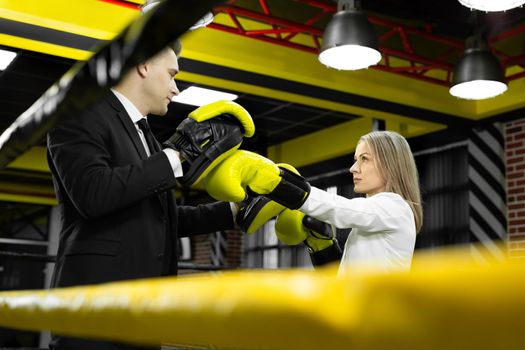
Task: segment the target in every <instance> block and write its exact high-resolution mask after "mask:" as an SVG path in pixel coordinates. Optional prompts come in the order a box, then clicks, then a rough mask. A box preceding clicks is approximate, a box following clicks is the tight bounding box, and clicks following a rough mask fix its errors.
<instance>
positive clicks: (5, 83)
mask: <svg viewBox="0 0 525 350" xmlns="http://www.w3.org/2000/svg"><path fill="white" fill-rule="evenodd" d="M315 2H318V3H319V2H320V3H323V1H315ZM228 3H229V4H231V5H232V6H236V7H240V8H246V9H251V10H254V11H263V9H262V8H261V2H260V1H257V0H237V1H229V2H228ZM266 3H267V4H268V5H269V7H270V8H271V10H272V15H273V16H275V17H281V18H285V19H287V20H293V21H296V22H298V23H300V22H302V21H304V20H306V19H307V18H308V17H309V16H311V13H309V11H313V10H312V8H311V7H308V6H306V5H305V3H307V2H306V1H283V0H274V1H269V0H268V1H266ZM324 3H326V4H332V5H333V4H335V2H330V1H324ZM362 5H363V8H364V10H365V11H366V12H367V13H369V14H370V15H373V16H379V17H381V18H386V19H389V20H392V21H396V22H398V23H400V24H405V25H411V26H419V27H421V28H425V27H428V26H430V27H432V32H433V33H434V34H439V35H443V36H448V37H452V38H455V39H459V40H464V39H465V38H466V37H467V36H468V35H470V34H471V33H472V28H473V23H474V22H475V21H476V19H475V18H476V17H477V22H478V24H479V25H480V26H481V27H482V28H484V29H485V30H486V31H487V33H488V34H490V35H495V34H497V33H498V32H501V31H504V30H509V29H510V28H514V27H517V26H519V25H523V24H524V23H525V10H524V9H522V8H519V9H514V10H511V11H507V12H504V13H495V14H485V13H476V12H473V11H470V10H469V9H467V8H464V7H463V6H462V5H460V4H459V2H458V1H457V0H442V1H438V2H431V1H418V0H364V1H362ZM329 19H330V16H326V18H324V19H322V20H320V21H319V22H317V23H315V26H317V27H318V28H319V29H321V30H322V29H323V27H324V26H325V25H326V23H327V22H328V20H329ZM378 31H380V28H378ZM392 45H394V46H395V45H401V44H400V43H395V42H393V43H392ZM415 45H418V46H419V47H422V48H423V49H425V50H427V51H428V50H430V51H431V50H432V44H431V43H425V42H424V41H421V42H416V43H415ZM425 46H427V47H425ZM507 46H509V47H508V48H507V49H505V50H507V51H509V55H510V54H512V55H516V54H523V53H524V52H525V50H524V40H523V36H521V37H519V38H518V39H516V40H514V41H512V43H510V44H509V43H507ZM11 49H12V48H11ZM16 51H18V53H19V55H18V56H17V58H16V59H15V61H14V62H13V63H12V64H11V65H10V66H9V67H8V68H7V69H6V70H5V71H2V72H0V92H1V94H0V105H1V106H2V108H1V109H0V129H2V130H3V129H5V128H6V127H7V126H8V125H10V124H11V123H12V122H13V121H14V119H15V118H16V117H17V116H19V115H20V114H21V113H22V112H24V111H25V110H26V109H28V108H29V107H30V106H31V104H32V103H33V102H34V101H35V100H36V99H38V98H39V97H40V96H41V95H42V94H43V93H44V91H46V89H47V88H49V87H50V86H51V85H52V84H53V83H54V82H56V81H57V80H58V78H59V77H61V76H62V75H63V74H64V73H65V72H66V71H67V70H68V69H69V68H70V67H71V65H72V64H73V63H74V62H73V61H72V60H69V59H65V58H60V57H55V56H50V55H46V54H41V53H36V52H31V51H27V50H19V49H16ZM510 51H512V52H510ZM451 59H452V58H451ZM185 66H188V67H189V66H191V60H186V61H185V60H184V59H182V60H181V69H182V70H184V69H185ZM188 85H189V83H187V82H184V81H180V82H179V86H180V88H181V89H184V88H185V87H186V86H188ZM236 93H238V92H236ZM237 102H239V103H240V104H241V105H243V106H245V107H246V108H247V109H248V111H249V112H250V113H251V115H252V116H253V118H254V120H255V123H256V128H257V137H256V138H255V139H254V140H251V141H250V142H251V146H249V148H254V149H258V150H263V149H265V148H266V147H268V146H270V145H274V144H276V143H281V142H283V141H286V140H289V139H293V138H296V137H298V136H301V135H305V134H308V133H311V132H314V131H317V130H320V129H323V128H326V127H328V126H332V125H336V124H338V123H342V122H345V121H348V120H351V119H353V118H359V116H356V115H349V114H344V113H339V112H334V111H330V110H325V109H318V108H314V107H310V106H305V105H300V104H296V103H290V102H286V101H280V100H272V99H269V98H262V97H258V96H255V95H250V94H242V93H241V94H240V97H239V99H238V100H237ZM193 108H195V107H191V106H186V105H181V104H176V103H172V104H171V106H170V109H169V113H168V115H167V117H165V118H156V119H155V121H154V122H153V127H154V130H155V131H156V132H157V134H158V135H159V138H161V139H162V138H165V137H167V136H168V135H169V134H171V132H173V130H174V128H175V127H176V125H177V124H178V122H180V120H181V119H182V118H183V117H184V116H185V115H187V114H188V112H190V111H191V110H192V109H193Z"/></svg>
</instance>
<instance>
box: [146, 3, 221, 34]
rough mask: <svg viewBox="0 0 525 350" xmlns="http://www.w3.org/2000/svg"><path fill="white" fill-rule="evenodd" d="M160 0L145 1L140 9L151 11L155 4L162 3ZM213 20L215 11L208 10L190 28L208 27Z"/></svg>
mask: <svg viewBox="0 0 525 350" xmlns="http://www.w3.org/2000/svg"><path fill="white" fill-rule="evenodd" d="M160 1H161V0H146V1H145V2H144V5H143V6H142V7H141V8H140V10H141V11H142V13H146V12H148V11H150V10H151V9H152V8H154V7H155V6H157V5H158V4H159V3H160ZM213 20H214V16H213V13H211V12H208V13H206V14H205V15H204V16H203V17H202V18H201V19H199V20H198V21H197V23H195V24H194V25H192V26H191V27H190V30H195V29H199V28H203V27H206V26H207V25H208V24H210V23H211V22H213Z"/></svg>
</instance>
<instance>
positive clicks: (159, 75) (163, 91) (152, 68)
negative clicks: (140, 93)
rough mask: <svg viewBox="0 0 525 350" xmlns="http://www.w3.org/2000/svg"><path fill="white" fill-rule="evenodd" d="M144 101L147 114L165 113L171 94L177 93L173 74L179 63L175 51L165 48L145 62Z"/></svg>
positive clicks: (177, 70) (176, 70) (175, 72)
mask: <svg viewBox="0 0 525 350" xmlns="http://www.w3.org/2000/svg"><path fill="white" fill-rule="evenodd" d="M145 67H146V71H147V74H146V77H145V81H144V84H145V86H144V94H145V96H144V102H145V104H146V106H147V109H148V114H150V113H151V114H156V115H165V114H166V113H167V112H168V105H169V103H170V102H171V99H172V97H173V96H176V95H178V94H179V89H178V88H177V84H176V83H175V75H176V74H177V73H178V72H179V63H178V59H177V56H176V55H175V52H173V50H171V49H166V50H164V51H162V52H161V53H159V54H158V55H157V56H155V57H153V58H151V59H150V60H148V61H147V62H146V63H145Z"/></svg>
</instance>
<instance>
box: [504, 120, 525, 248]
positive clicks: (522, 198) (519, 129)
mask: <svg viewBox="0 0 525 350" xmlns="http://www.w3.org/2000/svg"><path fill="white" fill-rule="evenodd" d="M505 158H506V159H505V160H506V162H505V164H506V167H507V207H508V211H507V215H508V217H507V219H508V233H509V235H508V237H509V241H508V249H509V256H510V257H512V258H525V119H521V120H516V121H512V122H509V123H507V124H506V125H505Z"/></svg>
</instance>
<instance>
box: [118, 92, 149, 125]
mask: <svg viewBox="0 0 525 350" xmlns="http://www.w3.org/2000/svg"><path fill="white" fill-rule="evenodd" d="M111 91H112V92H113V93H114V94H115V96H117V98H118V100H119V101H120V103H122V105H123V106H124V109H125V110H126V112H128V115H129V117H130V118H131V121H132V122H133V123H134V124H136V123H137V122H138V121H139V120H141V119H142V118H145V116H143V115H142V114H141V113H140V112H139V110H138V109H137V107H135V105H134V104H133V102H131V101H130V100H129V99H128V98H127V97H126V96H124V95H123V94H121V93H120V92H118V91H117V90H114V89H111Z"/></svg>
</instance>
